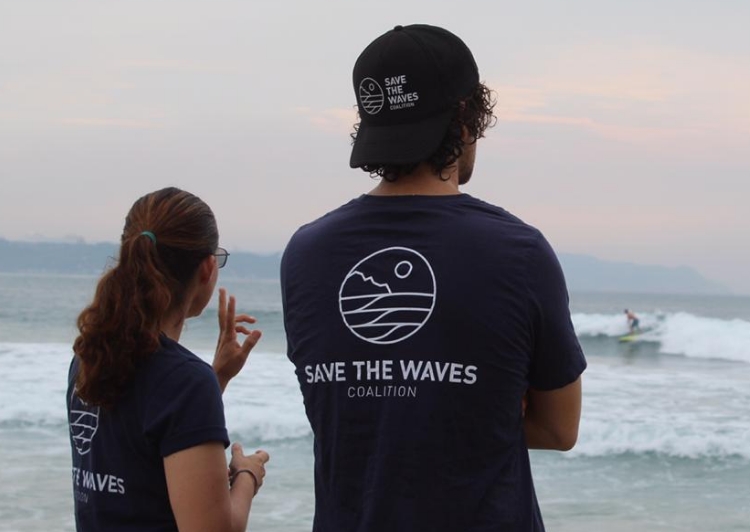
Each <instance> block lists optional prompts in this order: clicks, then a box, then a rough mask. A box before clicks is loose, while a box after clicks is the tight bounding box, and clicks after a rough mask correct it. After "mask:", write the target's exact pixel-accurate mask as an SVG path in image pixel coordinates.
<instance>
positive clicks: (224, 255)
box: [214, 248, 229, 268]
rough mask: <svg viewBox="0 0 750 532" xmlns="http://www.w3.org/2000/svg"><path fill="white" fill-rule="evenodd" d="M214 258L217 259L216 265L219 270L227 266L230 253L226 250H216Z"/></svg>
mask: <svg viewBox="0 0 750 532" xmlns="http://www.w3.org/2000/svg"><path fill="white" fill-rule="evenodd" d="M214 257H216V265H217V266H218V267H219V268H223V267H224V266H226V265H227V259H228V258H229V252H228V251H227V250H226V249H224V248H216V251H215V252H214Z"/></svg>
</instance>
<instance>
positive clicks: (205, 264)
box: [198, 255, 218, 284]
mask: <svg viewBox="0 0 750 532" xmlns="http://www.w3.org/2000/svg"><path fill="white" fill-rule="evenodd" d="M217 267H218V266H217V265H216V257H214V256H213V255H209V256H208V257H206V258H205V259H203V260H202V261H201V263H200V266H198V279H199V280H200V282H201V283H203V284H205V283H208V282H209V281H210V280H211V278H212V277H213V275H214V270H215V269H216V268H217Z"/></svg>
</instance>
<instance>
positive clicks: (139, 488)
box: [67, 336, 229, 532]
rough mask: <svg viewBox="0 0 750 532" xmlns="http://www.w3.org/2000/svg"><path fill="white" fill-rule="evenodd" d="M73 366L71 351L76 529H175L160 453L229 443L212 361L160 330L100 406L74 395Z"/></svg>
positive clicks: (69, 396) (70, 416) (69, 399)
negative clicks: (156, 345) (114, 397)
mask: <svg viewBox="0 0 750 532" xmlns="http://www.w3.org/2000/svg"><path fill="white" fill-rule="evenodd" d="M77 371H78V361H77V359H76V358H74V359H73V362H72V364H71V367H70V374H69V379H68V381H69V385H68V394H67V403H68V419H69V425H70V438H71V447H72V456H73V495H74V497H75V516H76V528H77V530H79V531H82V532H88V531H103V530H106V531H126V530H128V531H130V530H139V531H140V530H148V531H176V530H177V524H176V522H175V519H174V514H173V513H172V508H171V505H170V503H169V494H168V491H167V482H166V477H165V474H164V462H163V461H164V457H166V456H169V455H170V454H172V453H175V452H177V451H181V450H184V449H188V448H190V447H194V446H196V445H200V444H203V443H208V442H214V441H216V442H221V443H223V444H224V446H225V447H226V446H228V445H229V438H228V435H227V430H226V425H225V422H224V405H223V403H222V399H221V389H220V388H219V383H218V380H217V379H216V375H215V373H214V372H213V370H212V369H211V366H210V365H208V364H207V363H206V362H204V361H203V360H201V359H200V358H198V357H197V356H195V355H194V354H193V353H191V352H190V351H188V350H187V349H185V348H184V347H182V346H181V345H180V344H178V343H176V342H174V341H172V340H170V339H169V338H167V337H165V336H162V337H161V348H160V349H159V350H158V351H156V352H155V353H154V354H153V355H151V356H150V357H149V358H148V359H147V360H146V361H145V362H144V363H143V365H142V366H141V367H139V368H138V370H137V372H136V374H135V378H134V380H133V382H132V383H131V385H130V386H129V387H128V388H127V390H126V392H125V394H124V395H123V396H122V397H121V398H120V400H119V401H118V402H117V404H116V406H115V407H113V408H111V409H107V410H105V409H103V408H97V407H91V406H89V405H87V404H85V403H83V402H82V401H81V399H79V398H78V396H77V395H76V394H75V391H74V390H75V375H76V372H77Z"/></svg>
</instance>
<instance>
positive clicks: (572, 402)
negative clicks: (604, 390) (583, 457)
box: [524, 377, 581, 451]
mask: <svg viewBox="0 0 750 532" xmlns="http://www.w3.org/2000/svg"><path fill="white" fill-rule="evenodd" d="M580 419H581V378H580V377H578V379H577V380H576V381H575V382H572V383H571V384H568V385H567V386H563V387H562V388H559V389H557V390H550V391H546V392H543V391H539V390H534V389H533V388H531V389H529V391H528V393H527V397H526V409H525V415H524V430H525V432H526V445H527V446H528V448H529V449H554V450H558V451H569V450H570V449H572V448H573V446H574V445H575V444H576V441H577V440H578V424H579V422H580Z"/></svg>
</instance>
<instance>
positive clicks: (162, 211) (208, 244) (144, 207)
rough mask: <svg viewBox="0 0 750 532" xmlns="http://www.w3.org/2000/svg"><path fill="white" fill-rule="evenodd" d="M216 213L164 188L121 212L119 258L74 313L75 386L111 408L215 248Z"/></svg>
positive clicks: (197, 200)
mask: <svg viewBox="0 0 750 532" xmlns="http://www.w3.org/2000/svg"><path fill="white" fill-rule="evenodd" d="M218 243H219V233H218V230H217V228H216V219H215V218H214V214H213V212H212V211H211V209H210V208H209V207H208V205H206V204H205V203H204V202H203V200H201V199H200V198H198V197H197V196H194V195H193V194H191V193H189V192H185V191H183V190H180V189H178V188H174V187H169V188H164V189H161V190H157V191H156V192H152V193H150V194H147V195H145V196H143V197H141V198H140V199H138V200H137V201H136V202H135V203H134V204H133V206H132V207H131V209H130V212H129V213H128V215H127V218H126V219H125V228H124V229H123V233H122V237H121V242H120V253H119V258H118V260H117V261H116V263H115V264H114V266H113V267H112V268H111V269H109V271H107V272H106V273H105V274H104V275H103V276H102V278H101V279H100V280H99V283H98V285H97V287H96V293H95V295H94V299H93V301H92V303H91V304H90V305H89V306H88V307H86V308H85V309H84V310H83V312H81V314H80V316H79V317H78V330H79V331H80V334H79V335H78V337H77V338H76V340H75V342H74V344H73V351H74V352H75V356H76V357H77V358H78V361H79V368H78V374H77V375H76V393H77V394H78V396H79V397H80V398H81V399H83V400H84V401H85V402H87V403H89V404H92V405H96V406H103V407H111V406H112V405H114V404H115V402H116V401H117V399H118V398H119V397H120V396H121V394H122V393H123V391H124V389H125V387H126V386H127V385H128V383H129V382H130V381H131V379H132V378H133V375H134V373H135V370H136V367H137V365H138V364H139V363H141V362H142V361H144V360H145V359H146V358H148V357H149V356H150V355H151V354H152V353H154V352H155V351H156V350H157V349H158V348H159V335H160V334H161V326H162V323H161V320H162V316H164V315H165V314H166V312H167V311H168V310H170V309H173V308H176V307H177V306H179V305H181V304H182V303H183V302H184V291H185V289H186V288H187V286H188V285H189V283H190V282H191V281H192V279H193V277H194V276H195V273H196V272H197V271H198V267H199V265H200V263H201V261H203V260H204V259H205V258H206V257H208V256H210V255H212V254H213V253H214V252H215V251H216V247H217V246H218Z"/></svg>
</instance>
